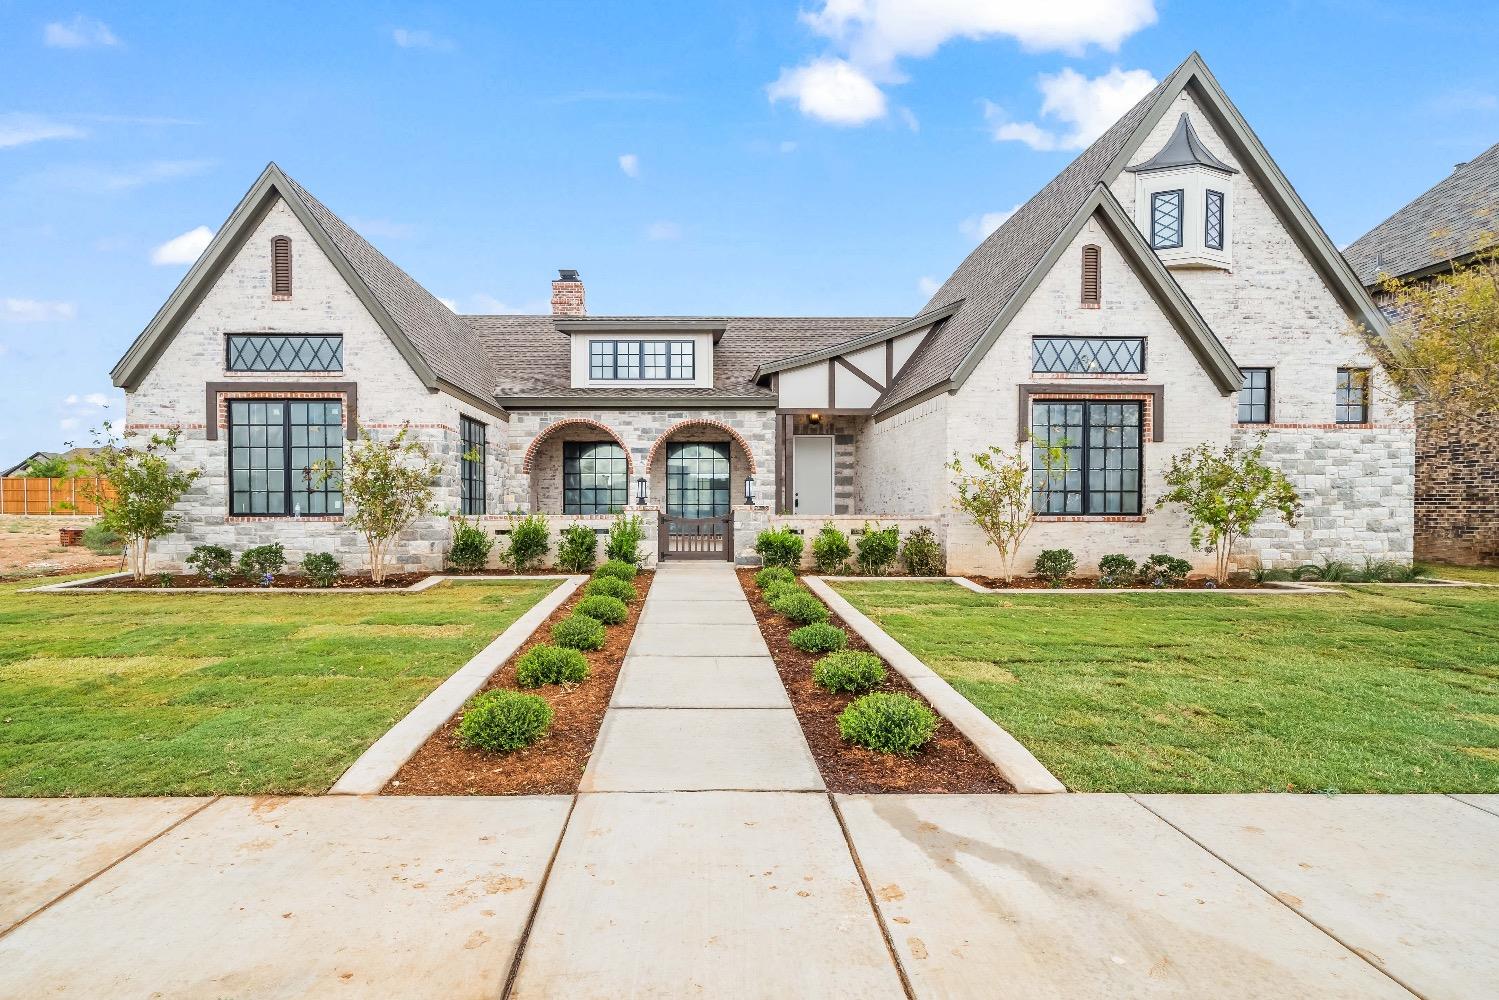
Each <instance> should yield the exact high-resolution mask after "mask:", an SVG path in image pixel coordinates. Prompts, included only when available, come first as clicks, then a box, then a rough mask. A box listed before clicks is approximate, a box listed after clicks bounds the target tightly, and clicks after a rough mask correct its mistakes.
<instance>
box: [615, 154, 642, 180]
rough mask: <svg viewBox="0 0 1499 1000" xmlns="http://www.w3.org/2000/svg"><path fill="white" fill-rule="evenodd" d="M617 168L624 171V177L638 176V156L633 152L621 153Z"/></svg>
mask: <svg viewBox="0 0 1499 1000" xmlns="http://www.w3.org/2000/svg"><path fill="white" fill-rule="evenodd" d="M619 169H620V170H623V171H624V174H625V176H626V177H639V176H640V157H638V156H636V155H635V154H634V153H623V154H621V155H620V158H619Z"/></svg>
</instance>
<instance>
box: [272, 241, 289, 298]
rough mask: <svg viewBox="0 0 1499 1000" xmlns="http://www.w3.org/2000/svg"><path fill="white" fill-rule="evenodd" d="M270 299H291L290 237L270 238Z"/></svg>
mask: <svg viewBox="0 0 1499 1000" xmlns="http://www.w3.org/2000/svg"><path fill="white" fill-rule="evenodd" d="M271 298H273V299H289V298H291V237H289V236H275V237H272V238H271Z"/></svg>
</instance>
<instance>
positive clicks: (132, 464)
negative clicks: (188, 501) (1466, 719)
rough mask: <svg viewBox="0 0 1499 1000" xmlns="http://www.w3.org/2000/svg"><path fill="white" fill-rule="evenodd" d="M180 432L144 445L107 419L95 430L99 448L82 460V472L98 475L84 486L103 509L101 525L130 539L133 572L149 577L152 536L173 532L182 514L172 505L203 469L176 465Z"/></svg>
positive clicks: (88, 496) (153, 438) (141, 577)
mask: <svg viewBox="0 0 1499 1000" xmlns="http://www.w3.org/2000/svg"><path fill="white" fill-rule="evenodd" d="M177 438H178V431H177V429H176V428H173V429H171V430H169V431H167V432H166V433H165V434H153V435H151V437H150V438H148V439H146V441H145V442H144V443H141V444H130V443H128V442H127V441H122V440H119V439H117V438H115V437H114V434H113V431H112V428H111V425H110V424H109V423H108V422H107V421H106V422H105V424H104V426H103V430H102V431H100V432H98V433H96V434H95V439H96V441H97V443H98V445H99V447H98V448H97V449H96V450H95V451H94V452H93V454H91V455H87V456H85V457H83V458H81V459H80V460H79V465H80V466H81V471H82V472H83V473H84V475H86V476H90V477H93V478H92V481H91V482H86V483H82V484H80V485H79V490H80V491H81V492H82V493H83V496H84V498H85V499H87V500H89V501H90V502H91V503H93V504H94V505H95V506H96V507H98V509H99V524H100V526H101V527H103V528H104V529H106V530H108V531H113V532H114V533H115V534H117V535H119V536H120V537H121V538H123V539H124V540H125V543H126V545H127V546H128V553H127V555H128V561H129V565H130V575H131V576H133V577H134V578H135V579H136V581H137V582H139V581H141V580H144V579H145V577H146V558H147V556H148V554H149V552H150V548H151V541H152V539H156V538H161V537H162V536H164V535H169V534H171V533H172V531H173V530H174V529H175V528H176V527H177V522H178V520H179V519H180V515H178V514H176V513H174V512H173V510H172V508H173V507H175V506H177V502H178V501H179V500H181V499H182V497H183V495H184V494H185V493H187V491H188V490H189V489H190V488H191V487H192V485H193V483H194V482H196V481H197V479H198V477H199V476H201V475H202V474H203V472H202V470H201V469H181V468H175V467H174V466H173V462H172V459H171V455H172V453H173V452H175V451H176V450H177Z"/></svg>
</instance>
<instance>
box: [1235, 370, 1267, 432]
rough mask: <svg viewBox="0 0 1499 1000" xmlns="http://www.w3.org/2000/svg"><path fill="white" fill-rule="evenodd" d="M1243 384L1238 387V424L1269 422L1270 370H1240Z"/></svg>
mask: <svg viewBox="0 0 1499 1000" xmlns="http://www.w3.org/2000/svg"><path fill="white" fill-rule="evenodd" d="M1239 370H1240V371H1242V372H1243V373H1244V384H1243V385H1242V386H1240V387H1239V423H1241V424H1268V423H1269V422H1270V369H1268V368H1241V369H1239Z"/></svg>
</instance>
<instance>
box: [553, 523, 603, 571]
mask: <svg viewBox="0 0 1499 1000" xmlns="http://www.w3.org/2000/svg"><path fill="white" fill-rule="evenodd" d="M598 550H599V536H598V535H596V534H594V533H593V529H592V528H590V527H589V526H588V525H586V524H575V525H573V526H572V527H570V528H568V529H566V530H565V531H563V532H562V537H561V541H560V542H558V544H557V565H558V566H561V567H562V568H563V569H565V570H567V571H568V572H569V573H587V572H588V571H589V570H591V569H593V564H594V562H595V561H597V559H598Z"/></svg>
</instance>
